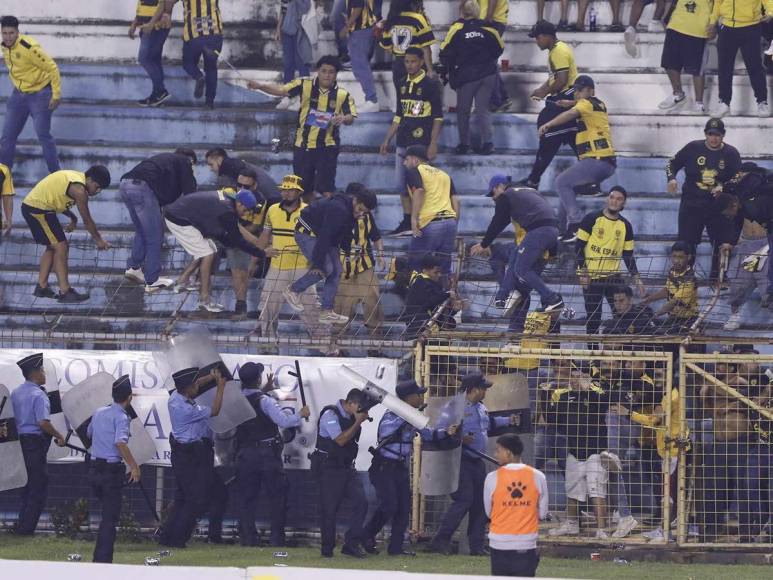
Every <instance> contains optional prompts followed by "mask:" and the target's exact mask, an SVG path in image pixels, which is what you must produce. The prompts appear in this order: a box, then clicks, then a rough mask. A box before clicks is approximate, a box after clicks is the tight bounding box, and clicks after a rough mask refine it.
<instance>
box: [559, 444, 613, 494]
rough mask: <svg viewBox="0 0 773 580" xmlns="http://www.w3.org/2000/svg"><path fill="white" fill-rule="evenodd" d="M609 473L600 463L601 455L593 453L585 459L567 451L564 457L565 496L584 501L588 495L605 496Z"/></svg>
mask: <svg viewBox="0 0 773 580" xmlns="http://www.w3.org/2000/svg"><path fill="white" fill-rule="evenodd" d="M608 481H609V474H608V473H607V470H606V469H604V466H603V465H602V464H601V455H599V454H598V453H594V454H593V455H591V456H590V457H588V459H586V460H585V461H577V458H576V457H575V456H574V455H572V454H571V453H569V454H568V455H567V457H566V496H567V497H569V498H571V499H574V500H577V501H585V500H586V499H587V498H588V497H600V498H602V499H603V498H605V497H607V482H608Z"/></svg>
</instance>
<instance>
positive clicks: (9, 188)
mask: <svg viewBox="0 0 773 580" xmlns="http://www.w3.org/2000/svg"><path fill="white" fill-rule="evenodd" d="M14 193H15V190H14V188H13V176H12V175H11V170H10V169H8V166H7V165H3V164H2V163H0V197H5V196H6V195H14Z"/></svg>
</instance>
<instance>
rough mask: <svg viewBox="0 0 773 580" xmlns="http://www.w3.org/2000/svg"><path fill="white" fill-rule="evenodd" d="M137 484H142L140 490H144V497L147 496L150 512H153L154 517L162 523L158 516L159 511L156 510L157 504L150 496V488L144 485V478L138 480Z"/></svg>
mask: <svg viewBox="0 0 773 580" xmlns="http://www.w3.org/2000/svg"><path fill="white" fill-rule="evenodd" d="M137 485H139V486H140V491H141V492H142V497H144V498H145V503H146V504H148V509H149V510H150V513H151V514H153V517H154V518H155V520H156V521H157V522H158V523H161V518H160V517H158V512H157V511H156V506H154V505H153V502H152V501H150V496H149V495H148V490H147V489H145V486H144V485H142V479H140V480H138V481H137Z"/></svg>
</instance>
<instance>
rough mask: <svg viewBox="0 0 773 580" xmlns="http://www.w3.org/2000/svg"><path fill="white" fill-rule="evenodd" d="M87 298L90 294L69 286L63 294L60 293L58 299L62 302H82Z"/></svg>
mask: <svg viewBox="0 0 773 580" xmlns="http://www.w3.org/2000/svg"><path fill="white" fill-rule="evenodd" d="M89 298H90V296H89V295H88V294H82V293H80V292H78V291H77V290H76V289H75V288H70V289H69V290H68V291H67V292H65V293H64V294H60V295H59V298H58V300H59V302H61V303H63V304H75V303H77V302H84V301H86V300H88V299H89Z"/></svg>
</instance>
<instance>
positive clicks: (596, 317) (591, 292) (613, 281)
mask: <svg viewBox="0 0 773 580" xmlns="http://www.w3.org/2000/svg"><path fill="white" fill-rule="evenodd" d="M622 283H623V278H622V277H621V276H607V277H605V278H598V279H596V280H591V281H590V284H588V287H587V288H583V290H582V296H583V298H584V299H585V331H586V332H587V333H588V334H596V333H597V332H598V331H599V327H600V326H601V314H602V311H603V310H604V308H603V302H604V299H606V301H607V304H609V308H610V309H612V308H613V305H612V303H613V298H614V292H615V290H616V289H617V288H619V287H620V286H621V285H622Z"/></svg>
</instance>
